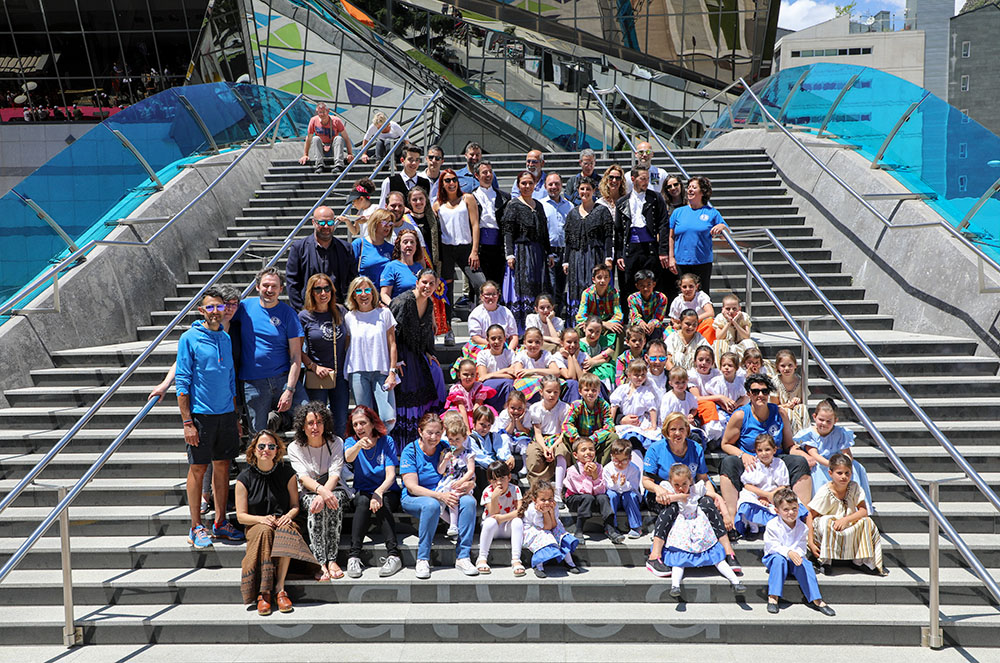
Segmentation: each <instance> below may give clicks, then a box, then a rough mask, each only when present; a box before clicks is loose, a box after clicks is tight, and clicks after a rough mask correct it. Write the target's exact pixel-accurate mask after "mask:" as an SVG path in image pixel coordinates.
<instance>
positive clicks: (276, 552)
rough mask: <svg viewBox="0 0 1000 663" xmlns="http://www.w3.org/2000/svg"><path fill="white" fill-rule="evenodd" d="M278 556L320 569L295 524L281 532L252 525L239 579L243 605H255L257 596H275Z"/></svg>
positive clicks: (248, 533) (282, 529) (280, 529)
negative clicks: (275, 559)
mask: <svg viewBox="0 0 1000 663" xmlns="http://www.w3.org/2000/svg"><path fill="white" fill-rule="evenodd" d="M275 557H289V558H291V559H298V560H301V561H303V562H307V563H309V564H314V565H316V566H319V562H317V561H316V558H315V557H313V554H312V551H310V550H309V546H307V545H306V542H305V541H303V540H302V535H301V534H300V533H299V528H298V526H297V525H296V524H295V523H290V524H289V525H286V526H285V527H279V528H278V529H271V528H270V527H268V526H267V525H251V526H250V527H248V528H247V551H246V554H245V555H244V556H243V569H242V575H241V576H240V593H241V594H242V595H243V603H246V604H249V603H253V602H254V601H256V600H257V595H258V594H271V595H272V596H273V595H274V579H275V566H274V558H275Z"/></svg>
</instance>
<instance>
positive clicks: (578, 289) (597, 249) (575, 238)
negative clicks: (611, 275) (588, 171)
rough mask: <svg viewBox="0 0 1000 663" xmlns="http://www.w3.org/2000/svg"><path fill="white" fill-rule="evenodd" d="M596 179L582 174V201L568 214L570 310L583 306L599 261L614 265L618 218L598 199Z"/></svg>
mask: <svg viewBox="0 0 1000 663" xmlns="http://www.w3.org/2000/svg"><path fill="white" fill-rule="evenodd" d="M595 188H596V182H595V181H594V180H593V179H592V178H590V177H582V178H580V182H579V184H578V186H577V194H578V195H579V196H580V204H579V205H578V206H576V207H574V208H573V209H572V210H570V212H569V214H567V215H566V254H565V255H566V260H565V262H563V270H564V271H565V272H566V300H567V304H568V305H569V308H567V309H566V310H567V311H576V310H577V309H578V308H580V299H581V297H582V295H583V291H584V290H586V289H587V288H589V287H590V285H591V282H592V281H593V277H592V270H593V269H594V266H595V265H598V264H601V263H604V264H605V265H607V266H608V267H611V254H612V250H613V247H612V244H613V242H612V240H613V239H614V222H613V219H612V218H611V213H610V212H609V211H608V208H607V207H605V206H604V205H597V204H595V203H594V191H595Z"/></svg>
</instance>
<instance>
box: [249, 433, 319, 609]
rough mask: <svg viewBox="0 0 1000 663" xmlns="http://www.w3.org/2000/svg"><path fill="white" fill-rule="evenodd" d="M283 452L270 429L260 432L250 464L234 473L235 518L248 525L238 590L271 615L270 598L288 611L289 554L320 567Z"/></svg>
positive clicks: (250, 447)
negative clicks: (299, 520) (302, 527)
mask: <svg viewBox="0 0 1000 663" xmlns="http://www.w3.org/2000/svg"><path fill="white" fill-rule="evenodd" d="M284 457H285V443H284V441H283V440H282V439H281V438H280V437H279V436H278V435H275V434H274V433H272V432H270V431H266V430H264V431H261V432H259V433H257V435H255V436H254V438H253V441H252V442H251V443H250V446H248V447H247V451H246V460H247V464H248V465H249V467H247V468H246V469H245V470H243V471H242V472H240V475H239V476H238V477H236V519H237V520H238V521H239V522H240V524H241V525H244V526H245V527H246V534H247V550H246V554H245V555H244V556H243V565H242V567H243V568H242V574H241V576H240V578H241V579H240V593H241V594H242V595H243V603H245V604H247V605H249V604H251V603H253V602H254V600H255V599H256V601H257V614H259V615H261V616H266V615H270V614H271V598H272V596H273V597H276V598H277V603H278V610H279V611H281V612H291V611H292V602H291V600H289V598H288V594H287V593H286V592H285V576H286V575H288V565H289V563H290V562H291V561H292V559H298V560H301V561H303V562H306V563H308V564H310V565H312V566H313V569H311V570H318V568H319V562H317V561H316V558H315V557H313V554H312V552H310V550H309V546H307V545H306V542H305V541H303V540H302V534H300V533H299V527H298V525H296V524H295V522H294V521H295V517H296V516H297V515H298V514H299V485H298V480H297V478H296V476H295V470H293V469H292V466H291V465H289V464H288V463H285V462H282V461H283V459H284Z"/></svg>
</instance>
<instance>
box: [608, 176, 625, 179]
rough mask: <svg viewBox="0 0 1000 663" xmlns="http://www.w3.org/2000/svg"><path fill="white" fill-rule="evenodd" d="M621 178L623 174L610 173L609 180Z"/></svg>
mask: <svg viewBox="0 0 1000 663" xmlns="http://www.w3.org/2000/svg"><path fill="white" fill-rule="evenodd" d="M621 178H622V176H621V175H608V179H609V180H620V179H621Z"/></svg>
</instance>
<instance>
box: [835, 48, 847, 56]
mask: <svg viewBox="0 0 1000 663" xmlns="http://www.w3.org/2000/svg"><path fill="white" fill-rule="evenodd" d="M837 55H847V49H846V48H838V49H837Z"/></svg>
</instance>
